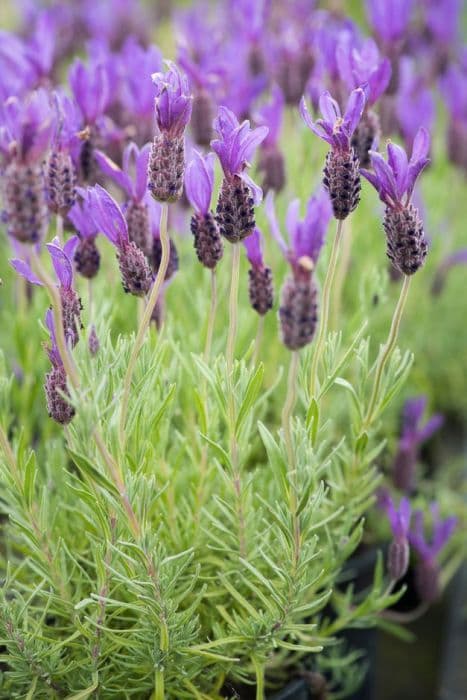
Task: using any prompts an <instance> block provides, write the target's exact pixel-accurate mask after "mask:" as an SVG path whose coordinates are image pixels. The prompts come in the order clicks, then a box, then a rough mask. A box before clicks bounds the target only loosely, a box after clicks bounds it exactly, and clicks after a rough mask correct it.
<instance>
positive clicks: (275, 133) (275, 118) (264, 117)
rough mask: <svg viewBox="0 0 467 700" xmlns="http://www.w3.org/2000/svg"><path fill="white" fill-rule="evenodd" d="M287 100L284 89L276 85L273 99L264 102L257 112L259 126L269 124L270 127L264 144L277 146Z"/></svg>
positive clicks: (273, 90) (272, 94)
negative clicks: (283, 92)
mask: <svg viewBox="0 0 467 700" xmlns="http://www.w3.org/2000/svg"><path fill="white" fill-rule="evenodd" d="M284 106H285V100H284V95H283V94H282V90H281V89H280V87H279V86H278V85H274V86H273V88H272V90H271V99H270V100H269V102H266V103H265V104H263V105H262V106H261V107H260V108H259V109H258V110H257V111H256V113H255V115H254V120H255V122H256V124H258V126H267V128H268V129H269V131H268V133H267V135H266V137H265V138H264V140H263V144H262V145H263V146H264V147H267V146H276V145H277V143H278V142H279V137H280V132H281V128H282V121H283V117H284Z"/></svg>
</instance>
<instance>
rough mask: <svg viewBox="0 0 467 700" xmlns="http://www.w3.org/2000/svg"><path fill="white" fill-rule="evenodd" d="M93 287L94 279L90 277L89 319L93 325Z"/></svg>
mask: <svg viewBox="0 0 467 700" xmlns="http://www.w3.org/2000/svg"><path fill="white" fill-rule="evenodd" d="M92 292H93V287H92V280H91V279H88V320H89V326H91V325H92V318H93V312H94V308H93V301H94V300H93V294H92Z"/></svg>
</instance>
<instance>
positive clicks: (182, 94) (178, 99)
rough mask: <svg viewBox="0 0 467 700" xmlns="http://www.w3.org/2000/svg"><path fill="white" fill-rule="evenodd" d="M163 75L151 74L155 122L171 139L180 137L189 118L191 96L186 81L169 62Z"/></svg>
mask: <svg viewBox="0 0 467 700" xmlns="http://www.w3.org/2000/svg"><path fill="white" fill-rule="evenodd" d="M166 64H167V66H168V70H167V71H166V72H165V73H153V75H152V82H153V83H154V85H155V88H156V101H155V105H156V121H157V126H158V127H159V130H160V131H161V132H162V133H166V134H167V135H169V136H170V137H171V138H177V137H179V136H182V135H183V133H184V131H185V129H186V127H187V125H188V122H189V121H190V117H191V109H192V100H193V98H192V96H191V94H190V87H189V84H188V79H187V77H186V75H184V74H183V73H182V72H181V71H180V70H179V69H178V68H177V66H176V65H175V63H172V62H171V61H166Z"/></svg>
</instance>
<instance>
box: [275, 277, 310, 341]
mask: <svg viewBox="0 0 467 700" xmlns="http://www.w3.org/2000/svg"><path fill="white" fill-rule="evenodd" d="M279 320H280V325H281V334H282V342H283V343H284V345H285V346H286V347H287V348H289V350H299V349H300V348H303V347H304V346H305V345H308V343H311V341H312V340H313V336H314V334H315V330H316V324H317V320H318V307H317V290H316V287H315V284H314V282H313V280H312V279H311V278H309V279H307V278H306V277H304V278H303V279H301V278H300V279H297V278H296V277H293V276H291V277H288V278H287V279H286V281H285V284H284V286H283V288H282V295H281V306H280V309H279Z"/></svg>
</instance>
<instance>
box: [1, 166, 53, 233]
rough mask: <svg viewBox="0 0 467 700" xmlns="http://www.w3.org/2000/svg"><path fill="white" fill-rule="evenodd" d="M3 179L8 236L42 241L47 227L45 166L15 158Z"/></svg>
mask: <svg viewBox="0 0 467 700" xmlns="http://www.w3.org/2000/svg"><path fill="white" fill-rule="evenodd" d="M3 180H4V189H3V199H4V206H5V214H6V221H7V231H8V235H9V236H12V237H13V238H15V239H16V240H17V241H20V243H38V242H39V241H41V240H42V239H43V238H44V236H45V231H46V227H47V206H46V201H45V194H44V176H43V171H42V166H41V165H37V164H30V165H27V164H23V163H18V162H17V161H15V160H14V161H12V162H11V163H10V164H9V165H8V166H7V168H6V170H5V172H4V175H3Z"/></svg>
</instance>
